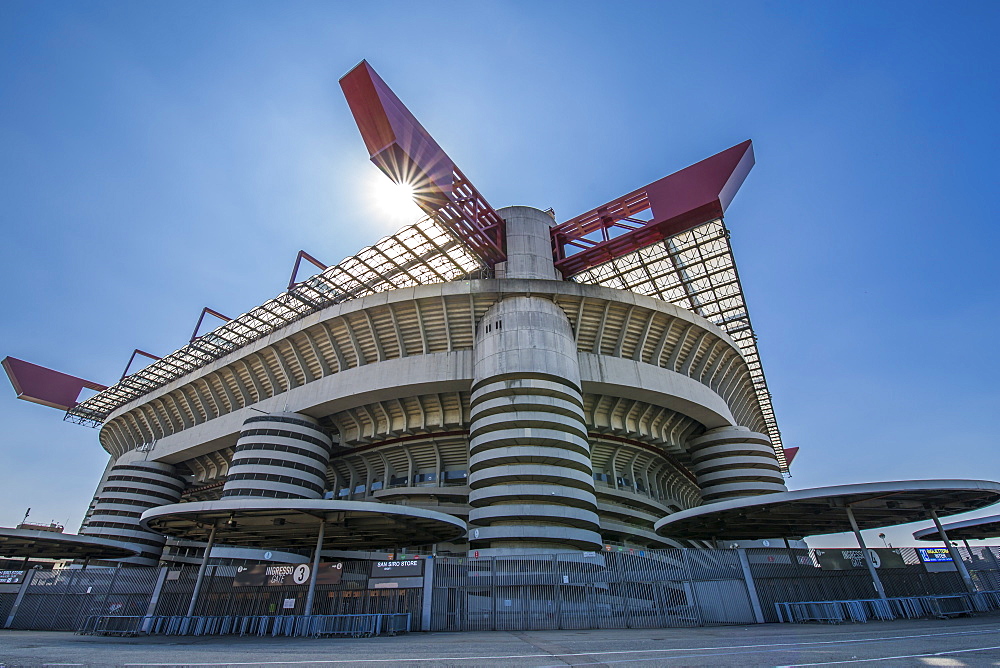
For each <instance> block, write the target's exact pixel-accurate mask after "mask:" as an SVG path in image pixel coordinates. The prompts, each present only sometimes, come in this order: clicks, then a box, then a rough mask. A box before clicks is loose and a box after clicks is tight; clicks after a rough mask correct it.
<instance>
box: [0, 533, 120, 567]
mask: <svg viewBox="0 0 1000 668" xmlns="http://www.w3.org/2000/svg"><path fill="white" fill-rule="evenodd" d="M137 554H139V553H138V551H136V550H133V549H132V548H130V547H128V546H126V545H123V544H122V543H118V542H115V541H113V540H107V539H105V538H95V537H93V536H78V535H74V534H67V533H56V532H54V531H35V530H33V529H8V528H6V527H0V557H8V558H11V559H19V558H24V557H31V558H32V559H99V560H105V561H117V560H119V559H125V558H127V557H134V556H136V555H137Z"/></svg>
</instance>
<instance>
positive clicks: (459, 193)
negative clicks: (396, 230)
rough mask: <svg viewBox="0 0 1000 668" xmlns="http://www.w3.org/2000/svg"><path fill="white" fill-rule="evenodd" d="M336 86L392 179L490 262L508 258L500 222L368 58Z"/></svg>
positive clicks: (375, 159) (373, 157)
mask: <svg viewBox="0 0 1000 668" xmlns="http://www.w3.org/2000/svg"><path fill="white" fill-rule="evenodd" d="M340 87H341V89H343V91H344V97H346V98H347V104H348V105H349V106H350V108H351V113H352V114H354V120H355V122H356V123H357V124H358V129H359V130H360V131H361V137H362V138H363V139H364V140H365V146H366V147H367V148H368V154H369V155H370V157H371V160H372V162H374V163H375V164H376V165H377V166H378V168H379V169H381V170H382V171H383V172H385V174H386V176H388V177H389V178H390V179H392V180H393V181H394V182H396V183H403V184H407V185H409V186H411V187H412V188H413V193H414V197H413V199H414V200H415V201H416V203H417V205H418V206H419V207H420V208H421V209H423V210H424V211H425V212H426V213H427V214H428V215H430V216H433V217H434V218H436V219H437V220H438V222H440V223H441V224H442V225H445V226H446V227H447V228H449V229H450V230H451V231H452V232H454V233H455V234H456V235H457V236H458V237H459V238H460V239H461V240H462V241H464V242H465V243H466V244H467V245H468V246H469V247H470V248H472V250H473V251H475V252H476V253H477V254H478V255H479V256H480V257H481V258H482V259H483V261H484V262H486V264H488V265H489V266H491V267H492V266H493V265H494V264H496V263H497V262H503V261H504V260H506V259H507V256H506V253H505V252H504V247H505V236H504V221H503V218H501V217H500V216H499V214H497V212H496V211H495V210H494V209H493V207H492V206H490V205H489V203H488V202H487V201H486V200H485V199H484V198H483V196H482V195H481V194H480V193H479V191H478V190H476V188H475V186H473V185H472V184H471V183H470V182H469V180H468V179H467V178H465V175H464V174H462V172H461V170H460V169H458V167H457V166H455V163H454V162H452V160H451V158H449V157H448V155H447V154H446V153H445V152H444V151H443V150H442V149H441V147H440V146H439V145H438V143H437V142H436V141H434V138H433V137H431V136H430V134H429V133H428V132H427V130H425V129H424V127H423V126H422V125H420V123H419V122H418V121H417V119H416V117H414V116H413V114H411V113H410V110H409V109H407V108H406V106H405V105H404V104H403V103H402V102H401V101H400V99H399V98H398V97H396V94H395V93H393V92H392V90H391V89H390V88H389V86H388V85H386V83H385V82H384V81H383V80H382V78H381V77H379V75H378V74H376V73H375V70H373V69H372V67H371V65H369V64H368V62H367V61H364V60H363V61H361V63H360V64H359V65H358V66H357V67H355V68H354V69H353V70H351V71H350V72H348V73H347V74H345V75H344V77H343V78H342V79H341V80H340Z"/></svg>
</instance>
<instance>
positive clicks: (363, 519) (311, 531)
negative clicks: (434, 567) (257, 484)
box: [141, 498, 466, 550]
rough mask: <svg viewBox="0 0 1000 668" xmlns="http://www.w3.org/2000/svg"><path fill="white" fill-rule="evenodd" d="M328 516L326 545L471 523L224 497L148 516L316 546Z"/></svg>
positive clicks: (271, 543) (165, 530) (383, 542)
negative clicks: (323, 523) (321, 523)
mask: <svg viewBox="0 0 1000 668" xmlns="http://www.w3.org/2000/svg"><path fill="white" fill-rule="evenodd" d="M321 520H325V521H326V524H325V529H324V537H323V549H339V550H379V549H385V548H394V547H403V546H411V545H426V544H429V543H438V542H441V541H447V540H454V539H456V538H459V537H461V536H462V535H464V534H465V531H466V528H465V522H464V521H462V520H460V519H458V518H457V517H453V516H451V515H447V514H445V513H439V512H435V511H432V510H423V509H421V508H410V507H407V506H396V505H390V504H386V503H371V502H367V501H330V500H325V499H317V500H308V499H295V500H288V499H247V498H240V499H232V500H228V499H223V500H220V501H201V502H197V503H175V504H171V505H168V506H159V507H157V508H151V509H149V510H147V511H146V512H144V513H143V514H142V520H141V524H142V526H143V528H146V529H148V530H149V531H153V532H155V533H160V534H164V535H167V536H172V537H174V538H186V539H190V540H198V541H207V540H209V536H210V534H211V533H212V528H213V527H215V529H216V532H217V533H216V536H215V539H216V540H217V541H218V542H220V543H224V544H226V545H240V546H251V547H270V548H275V549H282V550H312V549H313V548H314V547H315V545H316V539H317V534H318V532H319V525H320V521H321Z"/></svg>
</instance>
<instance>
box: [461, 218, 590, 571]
mask: <svg viewBox="0 0 1000 668" xmlns="http://www.w3.org/2000/svg"><path fill="white" fill-rule="evenodd" d="M500 213H501V215H502V216H503V217H504V219H505V220H506V221H507V224H508V228H507V229H508V237H507V240H508V241H507V243H508V261H507V263H506V267H504V268H503V269H504V270H505V271H506V275H507V277H508V278H546V279H552V278H555V269H554V268H553V267H552V253H551V250H550V248H549V243H550V242H549V238H550V237H549V233H548V227H549V225H550V224H551V222H552V219H551V218H550V217H549V216H548V215H547V214H545V213H544V212H542V211H538V210H537V209H531V208H529V207H508V208H507V209H502V210H501V212H500ZM473 360H474V362H473V377H474V378H473V385H472V397H471V423H470V429H469V488H470V494H469V504H470V505H471V506H472V510H471V511H470V512H469V525H470V531H469V546H470V549H472V550H478V551H479V552H480V554H482V555H498V554H524V553H526V552H533V551H551V550H566V549H584V550H589V549H594V548H596V547H598V546H599V545H600V544H601V536H600V534H599V533H598V530H599V528H600V525H599V520H598V517H597V513H596V512H595V511H596V508H597V502H596V499H595V496H594V477H593V471H592V469H591V463H590V443H589V441H588V439H587V425H586V422H585V419H584V414H583V397H582V395H581V390H580V367H579V361H578V358H577V352H576V342H575V341H574V338H573V331H572V328H571V327H570V324H569V320H568V319H567V318H566V315H565V313H564V312H563V311H562V309H560V308H559V307H558V306H556V305H555V304H554V303H552V302H551V301H550V300H547V299H543V298H539V297H528V296H516V297H508V298H506V299H504V300H502V301H500V302H499V303H497V304H495V305H494V306H493V307H492V308H491V309H490V310H489V311H487V313H486V314H485V315H484V316H483V318H482V319H481V321H480V323H479V327H478V330H477V332H476V340H475V346H474V352H473Z"/></svg>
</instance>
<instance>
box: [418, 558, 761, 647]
mask: <svg viewBox="0 0 1000 668" xmlns="http://www.w3.org/2000/svg"><path fill="white" fill-rule="evenodd" d="M434 561H435V574H434V594H433V600H432V605H431V629H432V630H454V631H473V630H497V631H515V630H517V631H529V630H541V629H599V628H660V627H679V626H697V625H701V624H706V623H708V624H752V623H754V622H755V621H756V617H755V614H754V611H753V606H752V603H751V599H750V596H749V592H748V589H747V585H746V581H745V579H744V571H743V569H742V566H741V565H740V561H739V558H738V555H737V553H736V551H734V550H681V549H671V550H639V549H631V550H622V551H604V552H577V553H567V554H552V555H541V554H540V555H524V556H512V557H486V558H481V559H476V558H464V557H440V558H438V559H435V560H434Z"/></svg>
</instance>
